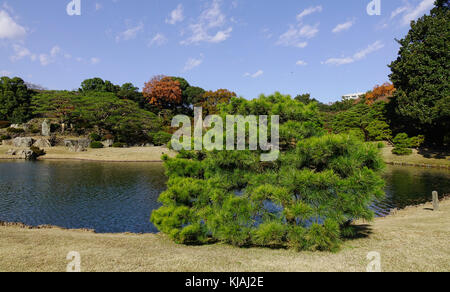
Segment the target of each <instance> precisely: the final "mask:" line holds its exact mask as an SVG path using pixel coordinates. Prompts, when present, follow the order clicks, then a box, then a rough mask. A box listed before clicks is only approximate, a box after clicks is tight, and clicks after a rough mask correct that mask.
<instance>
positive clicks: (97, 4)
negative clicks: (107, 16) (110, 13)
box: [95, 3, 103, 11]
mask: <svg viewBox="0 0 450 292" xmlns="http://www.w3.org/2000/svg"><path fill="white" fill-rule="evenodd" d="M102 8H103V5H102V4H100V3H95V11H99V10H101V9H102Z"/></svg>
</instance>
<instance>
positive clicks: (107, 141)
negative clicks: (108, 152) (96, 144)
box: [102, 140, 114, 148]
mask: <svg viewBox="0 0 450 292" xmlns="http://www.w3.org/2000/svg"><path fill="white" fill-rule="evenodd" d="M102 144H103V147H105V148H109V147H112V145H113V144H114V141H113V140H106V141H103V142H102Z"/></svg>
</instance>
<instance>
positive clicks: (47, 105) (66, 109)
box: [32, 91, 79, 124]
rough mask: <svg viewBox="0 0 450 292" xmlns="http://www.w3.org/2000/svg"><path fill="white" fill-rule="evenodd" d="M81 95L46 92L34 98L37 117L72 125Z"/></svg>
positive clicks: (67, 92)
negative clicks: (53, 119)
mask: <svg viewBox="0 0 450 292" xmlns="http://www.w3.org/2000/svg"><path fill="white" fill-rule="evenodd" d="M78 99H79V95H78V94H76V93H74V92H69V91H44V92H42V93H39V94H37V95H35V96H34V97H33V100H32V107H33V110H34V112H33V113H34V114H35V115H40V116H43V117H47V118H56V119H57V120H58V122H59V123H60V124H64V123H71V122H73V121H74V118H75V108H76V104H77V101H78Z"/></svg>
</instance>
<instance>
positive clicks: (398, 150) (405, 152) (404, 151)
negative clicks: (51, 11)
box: [392, 147, 412, 155]
mask: <svg viewBox="0 0 450 292" xmlns="http://www.w3.org/2000/svg"><path fill="white" fill-rule="evenodd" d="M392 153H393V154H396V155H411V154H412V150H411V149H409V148H401V147H395V148H394V149H392Z"/></svg>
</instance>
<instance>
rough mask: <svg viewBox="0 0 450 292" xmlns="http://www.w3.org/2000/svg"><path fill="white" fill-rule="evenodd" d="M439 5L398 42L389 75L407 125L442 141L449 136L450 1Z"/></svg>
mask: <svg viewBox="0 0 450 292" xmlns="http://www.w3.org/2000/svg"><path fill="white" fill-rule="evenodd" d="M444 3H446V4H444ZM436 4H437V6H436V7H435V8H434V9H433V10H431V13H430V14H429V15H425V16H423V17H421V18H419V19H418V20H417V21H413V22H411V29H410V31H409V32H408V34H407V35H406V37H404V38H403V39H401V40H399V41H398V42H399V44H400V50H399V54H398V55H399V56H398V58H397V60H395V61H394V62H392V63H391V65H390V68H391V70H392V74H391V75H390V78H391V80H392V82H393V83H394V85H395V88H396V89H397V90H396V92H395V94H394V100H393V101H394V104H393V107H394V109H395V112H396V114H398V115H400V118H401V119H402V121H403V122H404V123H403V124H404V125H405V127H404V128H405V129H407V130H408V132H409V133H410V134H415V133H417V131H418V130H419V131H420V132H421V133H425V135H426V138H427V140H428V141H434V142H437V143H439V144H442V142H443V139H444V137H448V136H449V135H450V110H449V109H450V50H449V49H448V44H449V43H450V9H449V6H448V1H437V2H436Z"/></svg>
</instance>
